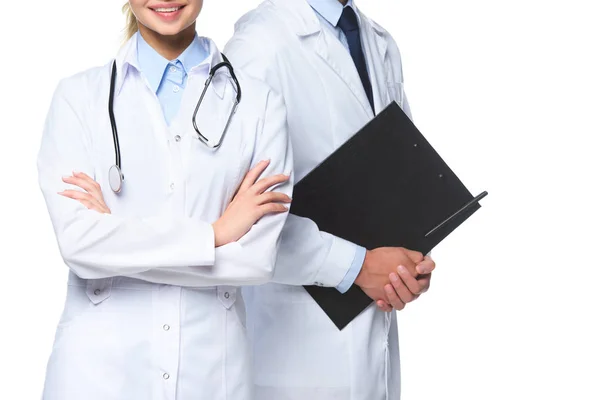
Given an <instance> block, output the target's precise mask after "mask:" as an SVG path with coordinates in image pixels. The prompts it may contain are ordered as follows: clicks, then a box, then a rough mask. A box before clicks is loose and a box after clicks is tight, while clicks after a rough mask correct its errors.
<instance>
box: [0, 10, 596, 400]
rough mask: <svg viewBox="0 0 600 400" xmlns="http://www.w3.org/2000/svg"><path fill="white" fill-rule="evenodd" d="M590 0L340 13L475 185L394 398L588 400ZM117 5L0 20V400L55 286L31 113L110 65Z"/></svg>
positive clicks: (592, 374)
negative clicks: (374, 33) (396, 55)
mask: <svg viewBox="0 0 600 400" xmlns="http://www.w3.org/2000/svg"><path fill="white" fill-rule="evenodd" d="M298 1H301V0H298ZM258 3H259V1H258V0H235V1H234V0H206V4H205V8H204V10H203V13H202V15H201V17H200V20H199V26H198V30H199V32H200V33H201V34H204V35H207V36H211V37H213V38H214V39H215V40H216V41H217V43H218V44H219V45H220V46H223V45H224V43H225V42H226V40H227V39H228V37H229V36H230V35H231V34H232V32H233V23H234V21H235V20H236V19H237V18H238V17H239V16H241V15H242V14H243V13H244V12H245V11H247V10H249V9H250V8H252V7H253V6H254V5H256V4H258ZM595 3H597V2H596V1H593V0H588V1H585V0H570V1H569V2H565V1H555V0H545V1H542V0H507V1H502V2H492V1H482V0H454V1H448V0H418V1H417V0H368V1H367V0H362V1H360V0H359V2H358V5H359V7H361V8H362V10H363V11H364V12H365V13H366V14H367V15H369V16H370V17H372V18H373V19H374V20H376V21H378V22H379V23H380V24H381V25H383V26H384V27H386V28H387V29H388V30H389V31H390V32H391V33H392V34H393V36H394V37H395V38H396V40H397V42H398V44H399V46H400V49H401V51H402V54H403V58H404V72H405V80H406V88H407V91H408V96H409V99H410V100H411V104H412V109H413V114H414V119H415V121H416V123H417V125H418V126H419V127H420V128H421V130H422V131H423V132H424V133H425V135H426V136H427V138H428V139H429V140H430V142H431V143H432V144H433V145H434V146H435V147H436V148H437V149H438V151H439V152H440V153H441V154H442V156H443V157H444V158H445V159H446V161H447V162H448V163H449V164H450V166H451V167H452V168H453V169H454V170H455V171H456V172H457V174H458V175H459V176H461V178H462V179H463V181H464V183H465V184H466V185H467V186H468V187H469V188H470V189H471V190H472V191H473V192H478V191H481V190H488V191H489V192H490V196H489V197H488V198H486V199H485V201H484V202H483V208H482V209H481V210H480V211H478V212H477V213H476V214H475V216H474V217H473V218H472V219H471V220H470V221H469V222H468V223H467V224H465V225H464V226H462V227H461V228H460V229H459V230H457V231H456V232H455V233H454V234H453V235H452V236H451V237H449V238H448V239H447V240H446V241H445V242H444V243H443V244H441V245H440V246H439V247H438V248H437V249H436V251H435V253H434V255H435V259H436V261H437V263H438V270H437V272H436V273H435V275H434V280H433V286H432V289H431V290H430V292H429V293H427V294H426V295H424V296H423V297H422V298H421V299H419V300H418V301H417V302H415V303H413V304H412V305H410V307H408V309H407V310H405V311H403V312H402V313H400V318H399V319H400V340H401V353H402V354H401V358H402V364H403V399H404V400H425V399H426V400H433V399H435V400H438V399H461V400H467V399H468V400H488V399H490V400H491V399H502V400H505V399H523V400H530V399H545V400H546V399H578V400H588V399H589V400H599V399H600V387H599V384H598V376H599V375H600V345H599V338H600V328H599V327H598V322H599V319H600V318H599V314H600V312H599V309H600V290H599V287H600V280H599V278H600V272H599V271H598V267H600V263H599V262H598V260H597V258H596V254H595V252H594V250H595V245H596V244H597V241H598V239H599V238H600V235H599V234H598V229H599V228H598V222H600V221H599V218H598V207H599V206H600V197H599V190H598V182H599V173H600V168H598V166H599V163H598V158H597V157H598V156H597V152H598V135H599V134H600V122H599V119H600V117H599V116H600V113H599V110H600V101H599V96H600V78H599V76H600V51H599V48H600V45H599V42H600V28H599V26H600V24H598V21H597V20H598V16H599V15H600V13H599V11H598V9H597V4H595ZM121 4H122V0H110V1H106V0H105V1H89V0H80V1H77V2H76V3H73V2H70V3H65V2H62V3H61V2H59V3H57V2H49V1H40V0H33V1H29V2H26V5H24V6H23V7H20V6H19V5H18V4H17V5H14V4H13V5H11V6H10V7H9V8H10V10H9V11H10V12H8V13H5V18H4V19H3V23H2V24H0V30H1V32H0V33H1V36H2V49H3V50H2V52H3V55H2V62H1V63H0V68H1V71H0V72H1V75H0V76H2V78H3V79H2V82H3V83H2V85H1V87H2V97H1V99H2V106H1V108H0V113H1V115H0V116H1V122H2V125H1V126H0V135H1V137H2V142H1V143H2V144H1V145H0V167H1V168H0V174H1V182H2V184H1V189H0V191H1V196H0V210H1V211H2V214H1V215H2V216H1V217H0V234H1V241H0V272H1V273H2V277H1V282H2V284H1V285H0V296H1V299H0V307H1V314H0V315H1V317H2V325H1V332H2V333H1V340H0V350H1V353H0V360H1V362H0V381H1V383H0V398H2V399H7V400H13V399H14V400H20V399H37V398H39V397H40V393H41V390H42V385H43V379H44V370H45V364H46V361H47V358H48V356H49V353H50V350H51V346H52V341H53V335H54V329H55V326H56V323H57V322H58V319H59V315H60V312H61V310H62V306H63V300H64V294H65V289H66V288H65V283H66V276H67V268H66V267H65V266H64V265H63V264H62V262H61V259H60V256H59V253H58V249H57V246H56V244H55V239H54V235H53V232H52V228H51V225H50V221H49V218H48V215H47V213H46V209H45V204H44V202H43V199H42V196H41V194H40V192H39V189H38V186H37V173H36V165H35V159H36V155H37V150H38V146H39V142H40V135H41V131H42V124H43V120H44V118H45V114H46V112H47V110H48V106H49V102H50V99H51V95H52V92H53V90H54V88H55V86H56V84H57V83H58V80H59V79H60V78H62V77H65V76H68V75H71V74H73V73H76V72H78V71H81V70H83V69H86V68H89V67H91V66H95V65H100V64H104V63H106V62H108V61H109V59H110V58H111V57H112V56H114V54H115V53H116V51H117V49H118V46H119V43H120V40H121V36H120V33H121V32H120V30H121V28H122V27H123V24H124V18H123V17H122V15H121V13H120V6H121ZM106 90H108V88H106ZM107 140H110V132H107Z"/></svg>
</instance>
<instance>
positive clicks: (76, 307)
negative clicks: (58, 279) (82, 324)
mask: <svg viewBox="0 0 600 400" xmlns="http://www.w3.org/2000/svg"><path fill="white" fill-rule="evenodd" d="M111 291H112V278H108V279H95V280H89V281H87V282H86V283H85V285H73V284H69V285H68V286H67V298H66V301H65V306H64V309H63V312H62V315H61V318H60V321H59V322H58V328H60V329H64V328H67V327H69V326H71V325H72V324H74V323H75V322H77V321H78V320H79V319H80V318H81V317H82V316H84V315H85V314H87V313H89V312H91V311H92V310H94V308H95V307H96V306H98V305H99V304H100V303H102V302H104V301H105V300H106V299H108V298H109V297H110V294H111Z"/></svg>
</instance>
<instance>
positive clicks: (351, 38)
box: [337, 7, 375, 113]
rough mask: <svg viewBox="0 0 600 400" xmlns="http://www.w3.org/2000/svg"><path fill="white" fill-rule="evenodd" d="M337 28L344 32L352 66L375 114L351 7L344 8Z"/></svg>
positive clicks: (363, 56)
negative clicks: (356, 71)
mask: <svg viewBox="0 0 600 400" xmlns="http://www.w3.org/2000/svg"><path fill="white" fill-rule="evenodd" d="M337 26H338V27H339V28H340V29H341V30H342V32H344V35H346V39H348V47H350V55H351V56H352V60H353V61H354V65H355V66H356V69H357V70H358V75H359V76H360V80H361V81H362V84H363V88H364V89H365V93H366V94H367V98H368V99H369V104H371V108H372V109H373V113H375V106H374V105H373V88H372V87H371V81H370V80H369V71H368V70H367V62H366V61H365V54H364V53H363V50H362V45H361V44H360V29H359V26H358V18H357V17H356V13H355V12H354V10H353V9H352V7H344V11H343V12H342V16H341V17H340V20H339V21H338V23H337Z"/></svg>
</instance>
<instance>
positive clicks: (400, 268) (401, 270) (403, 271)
mask: <svg viewBox="0 0 600 400" xmlns="http://www.w3.org/2000/svg"><path fill="white" fill-rule="evenodd" d="M405 272H406V268H404V266H402V265H399V266H398V273H399V274H403V273H405Z"/></svg>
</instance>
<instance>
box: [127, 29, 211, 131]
mask: <svg viewBox="0 0 600 400" xmlns="http://www.w3.org/2000/svg"><path fill="white" fill-rule="evenodd" d="M136 35H137V52H138V54H137V57H138V63H139V66H140V70H141V72H142V74H143V75H144V77H145V78H146V80H147V81H148V84H149V85H150V89H152V91H153V92H154V93H156V97H158V101H159V103H160V106H161V108H162V110H163V114H164V117H165V121H166V122H167V125H170V124H171V121H172V120H173V118H174V117H175V115H177V111H179V106H180V105H181V98H182V96H183V90H184V89H185V86H186V84H187V78H188V73H189V71H190V69H191V68H193V67H195V66H197V65H199V64H201V63H202V62H203V61H204V60H206V58H207V57H208V56H209V53H208V51H207V50H206V49H205V48H204V46H203V45H202V42H201V41H200V39H199V38H198V36H196V37H195V38H194V40H193V41H192V43H191V44H190V45H189V46H188V47H187V49H185V50H184V51H183V53H181V55H180V56H179V57H177V59H175V60H173V61H169V60H167V59H166V58H164V57H163V56H161V55H160V54H158V52H157V51H156V50H154V49H153V48H152V47H151V46H150V45H149V44H148V43H147V42H146V41H145V40H144V38H143V37H142V35H141V34H140V33H139V32H138V33H136Z"/></svg>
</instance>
